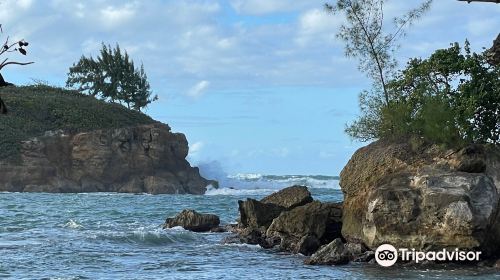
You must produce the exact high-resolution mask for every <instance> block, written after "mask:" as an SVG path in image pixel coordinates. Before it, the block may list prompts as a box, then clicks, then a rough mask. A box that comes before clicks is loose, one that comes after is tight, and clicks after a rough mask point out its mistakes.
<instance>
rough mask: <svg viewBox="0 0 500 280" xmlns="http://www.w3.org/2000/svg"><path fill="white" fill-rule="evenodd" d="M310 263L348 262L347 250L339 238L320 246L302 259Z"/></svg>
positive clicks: (339, 263)
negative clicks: (306, 257)
mask: <svg viewBox="0 0 500 280" xmlns="http://www.w3.org/2000/svg"><path fill="white" fill-rule="evenodd" d="M304 263H305V264H310V265H341V264H347V263H349V251H348V249H347V248H346V246H345V245H344V243H343V242H342V240H341V239H340V238H337V239H335V240H333V241H332V242H330V243H329V244H328V245H324V246H322V247H321V248H320V249H319V250H318V251H317V252H316V253H314V254H313V255H312V256H311V257H310V258H309V259H307V260H305V261H304Z"/></svg>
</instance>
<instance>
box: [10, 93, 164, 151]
mask: <svg viewBox="0 0 500 280" xmlns="http://www.w3.org/2000/svg"><path fill="white" fill-rule="evenodd" d="M0 97H1V98H2V99H3V100H4V102H5V104H6V105H7V108H8V110H9V113H8V114H7V115H0V161H3V160H16V159H18V156H19V152H20V148H21V144H20V142H21V141H23V140H27V139H29V138H32V137H36V136H40V135H43V134H44V132H45V131H48V130H58V129H62V130H65V131H70V132H80V131H91V130H96V129H108V128H119V127H127V126H134V125H140V124H150V123H154V122H155V121H154V120H153V119H152V118H150V117H149V116H147V115H145V114H143V113H140V112H137V111H133V110H129V109H127V108H125V107H124V106H122V105H120V104H112V103H107V102H104V101H101V100H97V99H96V98H94V97H92V96H87V95H84V94H81V93H79V92H77V91H73V90H65V89H62V88H55V87H51V86H46V85H32V86H21V87H3V88H0Z"/></svg>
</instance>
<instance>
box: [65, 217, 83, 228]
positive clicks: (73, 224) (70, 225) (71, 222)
mask: <svg viewBox="0 0 500 280" xmlns="http://www.w3.org/2000/svg"><path fill="white" fill-rule="evenodd" d="M64 227H67V228H74V229H79V228H83V226H82V225H81V224H79V223H77V222H76V221H74V220H73V219H70V220H69V221H68V222H67V223H66V224H64Z"/></svg>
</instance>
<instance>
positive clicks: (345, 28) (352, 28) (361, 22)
mask: <svg viewBox="0 0 500 280" xmlns="http://www.w3.org/2000/svg"><path fill="white" fill-rule="evenodd" d="M385 2H386V1H385V0H337V1H336V2H335V3H334V4H325V8H326V9H327V10H328V11H331V12H332V13H334V14H344V15H345V18H346V20H347V22H346V23H345V24H343V25H341V26H340V31H339V32H338V34H337V37H338V38H340V39H342V40H343V41H344V42H345V54H346V56H347V57H355V58H358V60H359V69H360V70H361V71H363V72H365V73H366V74H367V75H368V76H369V77H370V78H372V79H373V81H374V83H375V86H376V87H380V88H381V89H382V91H383V97H384V101H385V103H386V104H389V93H388V90H387V82H386V81H387V79H388V76H390V75H391V74H392V73H393V72H394V70H395V68H396V60H395V59H394V57H393V54H394V52H395V51H396V50H397V48H398V43H397V42H398V39H399V38H401V37H402V36H404V35H405V29H406V28H408V27H409V26H410V25H411V24H412V23H413V22H415V21H416V20H417V19H419V18H420V17H421V16H422V15H423V14H424V13H425V12H426V11H427V10H428V9H429V8H430V6H431V3H432V0H425V1H424V2H423V3H422V4H421V5H420V6H418V7H417V8H414V9H412V10H410V11H408V12H407V13H406V14H404V15H402V16H400V17H395V18H394V19H393V26H392V28H389V29H387V28H386V26H385V22H384V20H385V18H384V4H385Z"/></svg>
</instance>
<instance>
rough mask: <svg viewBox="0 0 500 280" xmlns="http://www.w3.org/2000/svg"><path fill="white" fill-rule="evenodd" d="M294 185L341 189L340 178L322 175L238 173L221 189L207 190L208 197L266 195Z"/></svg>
mask: <svg viewBox="0 0 500 280" xmlns="http://www.w3.org/2000/svg"><path fill="white" fill-rule="evenodd" d="M292 185H305V186H307V187H309V188H312V189H315V188H321V189H340V186H339V181H338V177H334V176H321V175H310V176H308V175H262V174H257V173H249V174H244V173H238V174H236V175H229V176H227V177H226V178H224V180H222V181H220V188H218V189H216V188H213V187H212V186H209V187H208V188H207V192H206V194H207V195H266V194H270V193H273V192H275V191H277V190H280V189H283V188H285V187H289V186H292Z"/></svg>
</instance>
